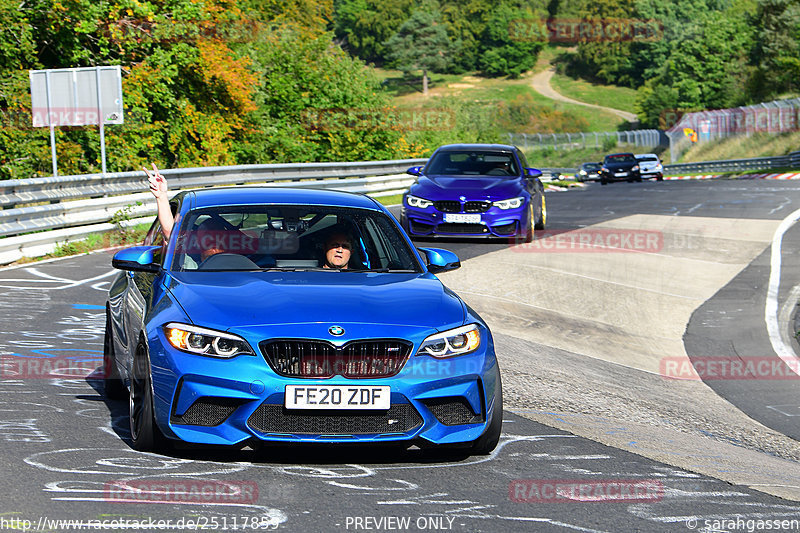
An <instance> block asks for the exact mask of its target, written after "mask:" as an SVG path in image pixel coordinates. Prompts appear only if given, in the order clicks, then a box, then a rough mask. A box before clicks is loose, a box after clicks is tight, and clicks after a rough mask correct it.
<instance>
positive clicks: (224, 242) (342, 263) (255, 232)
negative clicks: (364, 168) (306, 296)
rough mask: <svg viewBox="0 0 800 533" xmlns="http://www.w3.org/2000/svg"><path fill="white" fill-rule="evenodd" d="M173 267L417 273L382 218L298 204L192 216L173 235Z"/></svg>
mask: <svg viewBox="0 0 800 533" xmlns="http://www.w3.org/2000/svg"><path fill="white" fill-rule="evenodd" d="M172 269H173V270H176V271H191V270H205V271H231V270H286V271H290V270H328V271H338V272H343V271H348V272H349V271H360V272H364V271H381V272H389V271H398V272H421V267H420V265H419V262H418V261H417V259H416V257H415V256H414V254H413V252H412V251H411V249H410V247H409V246H408V244H407V243H406V241H405V239H404V238H403V236H402V235H401V234H400V233H399V230H398V229H397V226H396V225H395V224H394V223H393V222H392V221H391V220H390V219H389V217H387V216H386V215H385V214H383V213H380V212H376V211H370V210H364V209H350V208H340V207H323V206H320V207H308V206H296V205H295V206H293V205H281V206H264V205H252V206H232V207H218V208H213V209H196V210H193V211H190V212H189V213H188V214H187V215H186V216H185V217H184V219H183V223H182V224H181V228H180V232H179V234H178V236H177V242H176V245H175V254H174V258H173V263H172Z"/></svg>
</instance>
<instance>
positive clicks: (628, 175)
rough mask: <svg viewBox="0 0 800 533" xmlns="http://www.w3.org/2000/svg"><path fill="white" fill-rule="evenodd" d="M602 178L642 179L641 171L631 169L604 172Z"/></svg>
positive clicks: (611, 179) (614, 179)
mask: <svg viewBox="0 0 800 533" xmlns="http://www.w3.org/2000/svg"><path fill="white" fill-rule="evenodd" d="M600 178H601V179H603V180H605V181H628V180H637V179H640V175H639V172H632V171H629V170H617V171H610V172H603V173H602V174H601V175H600Z"/></svg>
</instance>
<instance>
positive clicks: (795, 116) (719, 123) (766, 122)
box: [664, 98, 800, 163]
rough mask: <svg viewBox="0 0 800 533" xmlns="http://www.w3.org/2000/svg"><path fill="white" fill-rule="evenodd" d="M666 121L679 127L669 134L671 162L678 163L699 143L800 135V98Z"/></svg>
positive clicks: (694, 114) (691, 114) (698, 113)
mask: <svg viewBox="0 0 800 533" xmlns="http://www.w3.org/2000/svg"><path fill="white" fill-rule="evenodd" d="M664 117H665V119H666V122H667V123H669V122H674V124H675V125H674V126H672V127H671V128H670V129H669V130H667V131H666V132H665V133H666V136H667V138H668V139H669V147H670V158H671V160H672V162H673V163H674V162H675V161H677V160H678V158H680V156H681V155H682V154H683V153H684V152H686V151H687V150H688V149H689V148H691V147H692V145H693V144H695V143H702V142H708V141H715V140H719V139H725V138H728V137H736V136H749V135H752V134H754V133H768V134H774V135H778V134H781V133H788V132H793V131H798V126H800V98H792V99H788V100H774V101H772V102H764V103H761V104H757V105H750V106H743V107H735V108H731V109H716V110H713V111H697V112H694V113H686V114H683V115H680V114H679V113H674V114H673V116H672V120H670V118H671V117H670V116H669V114H668V113H666V114H665V115H664Z"/></svg>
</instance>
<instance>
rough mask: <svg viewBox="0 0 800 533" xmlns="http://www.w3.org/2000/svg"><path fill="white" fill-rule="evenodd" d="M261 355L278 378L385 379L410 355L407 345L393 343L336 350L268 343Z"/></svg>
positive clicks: (324, 345) (318, 344)
mask: <svg viewBox="0 0 800 533" xmlns="http://www.w3.org/2000/svg"><path fill="white" fill-rule="evenodd" d="M259 346H260V348H261V353H263V354H264V358H265V359H266V360H267V363H269V365H270V366H271V367H272V369H273V370H274V371H275V372H277V373H278V374H280V375H281V376H287V377H299V378H329V377H333V376H335V375H340V376H344V377H346V378H385V377H390V376H394V375H395V374H397V373H398V372H400V369H401V368H403V365H404V364H405V362H406V359H407V358H408V356H409V354H410V353H411V343H408V342H406V341H402V340H396V339H384V340H369V341H352V342H348V343H347V344H345V345H344V346H342V347H340V348H337V347H336V346H334V345H333V344H331V343H329V342H326V341H314V340H290V339H286V340H270V341H264V342H262V343H261V344H260V345H259Z"/></svg>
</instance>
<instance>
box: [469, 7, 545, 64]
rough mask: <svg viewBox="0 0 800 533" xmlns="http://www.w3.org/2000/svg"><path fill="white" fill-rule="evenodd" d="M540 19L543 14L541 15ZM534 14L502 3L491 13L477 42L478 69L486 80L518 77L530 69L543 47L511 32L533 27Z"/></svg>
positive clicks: (535, 18)
mask: <svg viewBox="0 0 800 533" xmlns="http://www.w3.org/2000/svg"><path fill="white" fill-rule="evenodd" d="M541 15H543V14H541ZM542 18H544V17H543V16H541V17H538V18H537V16H536V13H534V12H532V11H530V9H528V8H524V7H520V6H513V5H511V4H508V3H502V4H500V5H499V6H497V7H496V8H495V9H494V10H492V11H491V14H490V15H489V18H488V20H487V23H486V28H485V31H484V33H483V36H482V39H481V54H480V59H479V61H478V66H479V68H480V69H481V71H482V72H484V73H485V74H487V75H489V76H511V77H512V78H517V77H519V75H520V74H522V73H523V72H526V71H528V70H530V69H531V68H533V66H534V65H535V64H536V59H537V57H538V55H539V51H541V49H542V47H543V46H544V43H543V42H542V41H535V40H532V39H530V38H520V37H519V36H517V35H515V34H514V32H513V31H512V28H513V27H514V25H523V26H524V25H533V24H536V23H537V22H538V20H540V19H542Z"/></svg>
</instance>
